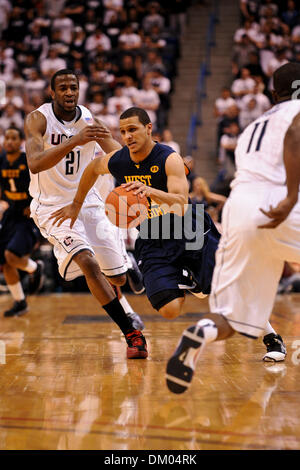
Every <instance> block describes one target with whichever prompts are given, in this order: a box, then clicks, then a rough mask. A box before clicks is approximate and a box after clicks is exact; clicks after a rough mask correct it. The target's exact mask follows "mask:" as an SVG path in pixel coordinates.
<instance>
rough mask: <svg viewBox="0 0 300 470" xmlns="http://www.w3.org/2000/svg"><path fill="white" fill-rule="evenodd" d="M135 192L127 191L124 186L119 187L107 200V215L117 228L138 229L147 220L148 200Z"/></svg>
mask: <svg viewBox="0 0 300 470" xmlns="http://www.w3.org/2000/svg"><path fill="white" fill-rule="evenodd" d="M133 192H134V191H126V189H125V188H123V186H118V187H117V188H115V189H113V190H112V191H111V192H110V193H109V195H108V196H107V198H106V201H105V213H106V215H107V217H108V218H109V220H110V221H111V222H112V223H113V224H114V225H116V226H117V227H120V228H132V227H137V226H138V225H139V224H141V223H142V222H143V221H144V220H145V219H146V218H147V214H148V209H149V202H148V199H147V198H146V197H140V196H139V195H138V194H133Z"/></svg>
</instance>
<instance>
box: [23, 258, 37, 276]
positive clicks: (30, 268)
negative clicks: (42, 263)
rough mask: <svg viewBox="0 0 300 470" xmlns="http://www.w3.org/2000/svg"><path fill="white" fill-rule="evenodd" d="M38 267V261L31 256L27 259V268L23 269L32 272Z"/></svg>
mask: <svg viewBox="0 0 300 470" xmlns="http://www.w3.org/2000/svg"><path fill="white" fill-rule="evenodd" d="M36 268H37V263H36V262H35V261H33V259H31V258H29V260H28V261H27V265H26V266H25V268H23V271H26V272H27V273H29V274H32V273H34V271H35V270H36Z"/></svg>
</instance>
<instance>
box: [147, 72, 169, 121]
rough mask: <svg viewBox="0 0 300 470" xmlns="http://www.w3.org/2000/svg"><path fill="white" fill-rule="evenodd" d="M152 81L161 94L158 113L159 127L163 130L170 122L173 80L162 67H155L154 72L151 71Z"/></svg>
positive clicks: (157, 91)
mask: <svg viewBox="0 0 300 470" xmlns="http://www.w3.org/2000/svg"><path fill="white" fill-rule="evenodd" d="M148 76H149V77H150V82H151V85H152V87H153V89H154V90H155V91H156V93H157V94H158V96H159V100H160V104H159V107H158V110H157V112H156V114H157V127H158V129H159V130H163V129H164V128H165V127H166V126H167V124H168V110H169V108H170V100H169V97H170V90H171V81H170V79H169V78H168V77H165V76H164V75H163V74H162V72H161V70H160V68H154V69H153V71H152V72H149V74H148Z"/></svg>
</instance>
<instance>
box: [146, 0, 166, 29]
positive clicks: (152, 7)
mask: <svg viewBox="0 0 300 470" xmlns="http://www.w3.org/2000/svg"><path fill="white" fill-rule="evenodd" d="M159 10H160V5H159V3H158V2H151V3H149V5H148V11H149V13H148V14H147V15H146V16H145V17H144V19H143V22H142V26H143V30H144V31H145V32H146V33H150V30H151V28H152V26H155V25H157V26H158V27H159V28H160V29H163V28H164V26H165V20H164V17H163V16H162V15H161V14H160V13H159Z"/></svg>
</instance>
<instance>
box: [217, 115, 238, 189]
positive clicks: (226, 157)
mask: <svg viewBox="0 0 300 470" xmlns="http://www.w3.org/2000/svg"><path fill="white" fill-rule="evenodd" d="M239 133H240V128H239V126H238V124H237V123H235V122H232V123H231V124H230V125H229V126H228V128H227V129H226V133H225V134H223V135H222V137H221V139H220V151H219V159H218V160H219V164H220V170H219V172H218V174H217V177H216V179H215V181H214V182H213V184H212V185H211V191H212V192H214V193H217V194H222V195H223V196H225V197H228V196H229V194H230V183H231V181H232V180H233V178H234V173H235V157H234V151H235V149H236V145H237V140H238V136H239Z"/></svg>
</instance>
